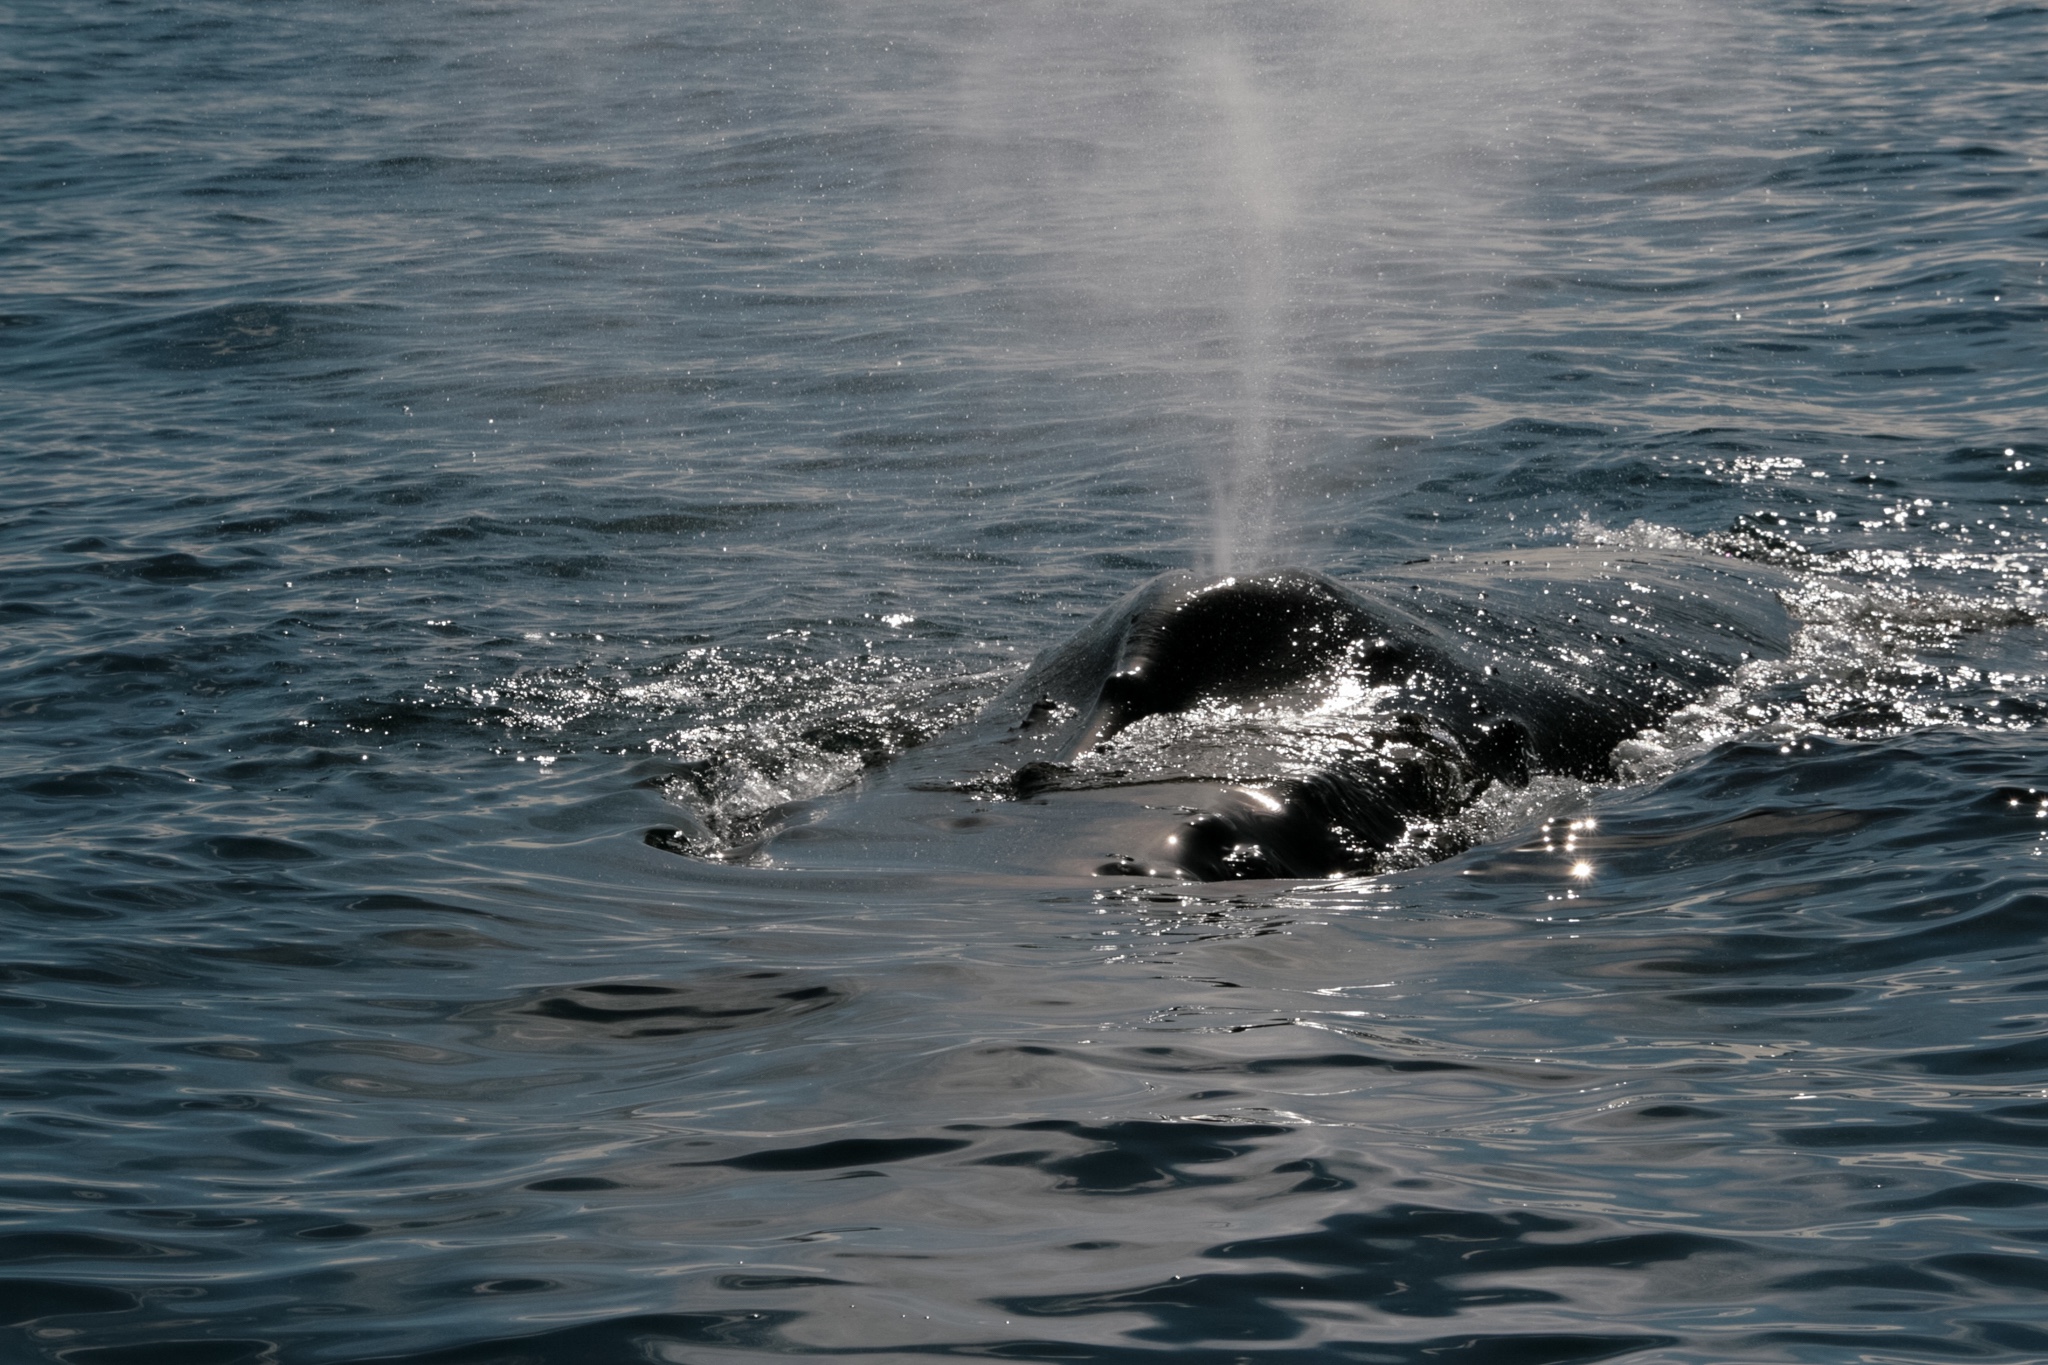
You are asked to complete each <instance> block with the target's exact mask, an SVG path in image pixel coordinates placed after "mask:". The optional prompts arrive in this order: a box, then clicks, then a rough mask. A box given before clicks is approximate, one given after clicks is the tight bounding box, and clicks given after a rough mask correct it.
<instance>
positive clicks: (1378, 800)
mask: <svg viewBox="0 0 2048 1365" xmlns="http://www.w3.org/2000/svg"><path fill="white" fill-rule="evenodd" d="M1786 586H1788V584H1787V581H1786V580H1785V579H1784V578H1783V576H1782V575H1780V574H1778V573H1777V572H1776V571H1774V570H1772V569H1769V568H1766V567H1764V566H1760V565H1757V564H1754V563H1749V562H1746V561H1740V560H1734V559H1729V558H1724V557H1714V556H1707V555H1700V554H1690V553H1682V552H1675V551H1662V550H1639V549H1631V550H1625V551H1623V550H1614V549H1591V550H1544V551H1528V552H1521V553H1517V554H1514V555H1511V556H1505V557H1499V558H1474V559H1470V560H1466V559H1463V558H1459V559H1454V560H1449V561H1444V560H1431V561H1428V562H1426V563H1418V564H1413V565H1407V566H1403V567H1402V568H1401V569H1399V570H1395V571H1392V572H1390V573H1382V574H1378V575H1373V576H1370V577H1367V578H1363V579H1360V580H1358V581H1355V582H1352V583H1348V584H1347V583H1339V582H1337V581H1336V580H1334V579H1331V578H1329V577H1327V576H1325V575H1323V574H1320V573H1315V572H1311V571H1308V570H1303V569H1278V570H1270V571H1266V572H1261V573H1255V574H1243V575H1233V576H1227V577H1222V578H1204V577H1201V576H1199V575H1196V574H1192V573H1188V572H1175V573H1168V574H1163V575H1161V576H1160V577H1158V578H1155V579H1153V580H1152V581H1150V582H1148V583H1146V584H1144V585H1143V586H1141V587H1139V588H1138V589H1136V590H1135V591H1133V592H1132V593H1131V594H1129V595H1128V596H1127V597H1125V598H1124V599H1123V600H1122V601H1121V602H1119V603H1117V604H1116V605H1114V606H1112V607H1110V608H1108V609H1107V610H1105V611H1104V612H1102V613H1101V615H1099V616H1098V617H1097V618H1096V619H1095V620H1094V621H1093V622H1091V623H1090V624H1089V625H1087V626H1086V627H1084V628H1083V629H1082V630H1081V631H1080V632H1079V633H1078V634H1076V635H1075V636H1074V637H1072V638H1071V639H1069V640H1067V641H1066V642H1064V643H1062V644H1060V645H1057V646H1055V647H1053V648H1052V649H1050V650H1048V651H1046V652H1045V653H1044V654H1042V655H1041V656H1040V657H1039V658H1038V659H1037V661H1036V662H1035V663H1034V664H1033V665H1032V666H1031V668H1030V669H1029V670H1028V671H1027V672H1026V673H1024V674H1023V676H1022V677H1020V678H1019V679H1017V680H1016V681H1015V682H1014V683H1013V684H1012V685H1010V686H1009V687H1008V688H1006V689H1005V690H1004V691H1003V692H1002V693H1001V694H1000V695H998V696H997V697H996V698H995V699H994V700H993V701H991V702H990V703H989V704H988V705H987V706H986V707H984V708H983V710H982V711H981V713H980V714H979V715H978V716H977V717H976V718H975V719H974V720H973V721H972V722H971V723H969V724H968V725H966V726H964V727H962V728H960V729H958V730H956V731H954V732H951V733H948V734H945V735H941V736H939V737H938V738H936V739H934V740H933V741H932V742H930V743H928V744H926V745H923V746H921V747H919V748H917V749H914V750H912V751H911V752H910V753H908V754H906V755H904V756H903V757H902V758H901V759H899V760H897V761H896V762H895V763H893V764H891V765H889V766H888V767H886V768H884V769H882V770H881V771H879V772H878V773H876V774H873V775H871V776H869V777H868V778H867V779H865V780H864V781H863V782H861V783H860V784H858V786H857V787H856V789H855V790H853V791H850V792H843V793H839V794H836V795H834V796H830V797H826V798H822V799H820V800H817V801H813V802H808V803H798V804H796V805H792V806H790V807H787V808H784V809H782V810H779V811H777V812H775V813H774V818H773V819H772V820H771V821H769V822H768V825H769V830H768V832H767V833H766V834H765V835H763V836H761V837H759V838H757V839H755V840H754V841H752V842H751V843H750V844H749V845H747V846H746V847H743V848H740V849H735V850H731V851H730V852H727V853H725V856H727V857H732V858H736V859H739V860H745V861H756V862H765V863H770V864H776V865H786V866H792V867H824V866H846V865H848V864H857V865H859V866H861V867H863V868H866V869H869V870H876V869H888V868H898V869H902V870H905V871H908V870H912V869H918V870H936V869H942V868H960V869H971V870H973V871H975V872H977V873H979V874H984V875H985V874H990V873H1002V874H1009V875H1047V874H1050V875H1063V876H1111V877H1138V878H1168V879H1174V880H1183V881H1219V880H1236V879H1276V878H1277V879H1308V878H1321V877H1332V876H1345V875H1355V874H1363V873H1370V872H1373V871H1378V870H1383V869H1385V868H1387V867H1392V866H1402V865H1410V864H1413V863H1416V862H1422V861H1429V860H1432V859H1434V858H1439V857H1443V856H1447V855H1449V854H1451V853H1454V852H1457V851H1458V850H1459V849H1460V848H1461V847H1463V846H1464V844H1465V842H1467V839H1466V838H1465V837H1464V835H1462V834H1461V832H1460V831H1459V829H1458V828H1457V827H1456V826H1455V824H1454V821H1455V819H1456V817H1458V816H1459V815H1460V814H1461V813H1463V812H1466V811H1467V810H1469V809H1470V808H1471V807H1473V806H1474V804H1475V803H1477V802H1479V801H1480V800H1481V799H1482V798H1483V797H1485V796H1486V794H1487V793H1488V792H1489V791H1492V790H1495V789H1496V788H1500V787H1509V788H1513V787H1521V786H1524V785H1526V784H1528V783H1529V782H1530V781H1531V780H1532V779H1535V778H1538V777H1546V776H1548V777H1563V778H1572V779H1577V780H1579V781H1585V782H1598V781H1604V780H1611V779H1612V778H1614V777H1615V776H1616V768H1615V762H1616V754H1617V750H1618V749H1620V748H1621V747H1622V746H1623V745H1625V744H1626V743H1627V742H1629V741H1630V740H1632V739H1635V738H1637V737H1639V736H1642V735H1644V734H1645V732H1648V731H1651V730H1652V729H1653V728H1654V727H1656V726H1658V725H1660V724H1661V723H1663V722H1665V721H1666V720H1667V719H1668V718H1669V717H1671V716H1672V715H1673V714H1674V713H1676V712H1678V711H1680V710H1682V709H1684V708H1685V707H1687V706H1690V705H1693V704H1695V703H1697V702H1700V701H1701V700H1703V699H1705V698H1707V697H1708V696H1709V695H1710V694H1712V693H1714V692H1716V691H1717V690H1718V689H1721V688H1724V687H1726V686H1728V685H1729V684H1730V683H1731V682H1733V681H1734V679H1735V677H1736V673H1737V671H1738V670H1739V669H1740V668H1741V666H1742V665H1743V664H1744V663H1745V662H1747V661H1749V660H1751V659H1755V658H1775V657H1782V656H1783V655H1784V654H1786V653H1787V652H1788V650H1789V649H1790V646H1791V637H1792V632H1793V623H1792V621H1791V618H1790V617H1789V615H1788V613H1787V612H1786V609H1785V607H1784V605H1783V603H1782V601H1781V600H1780V593H1781V592H1782V590H1783V589H1784V588H1785V587H1786ZM649 837H650V841H651V842H655V843H657V844H661V845H663V846H668V847H681V848H685V849H688V850H689V851H697V850H698V849H700V848H701V847H702V846H701V844H696V845H694V846H693V844H692V842H691V841H689V840H687V839H686V838H684V837H680V836H678V835H676V834H673V833H670V832H667V831H657V832H655V833H653V834H650V836H649Z"/></svg>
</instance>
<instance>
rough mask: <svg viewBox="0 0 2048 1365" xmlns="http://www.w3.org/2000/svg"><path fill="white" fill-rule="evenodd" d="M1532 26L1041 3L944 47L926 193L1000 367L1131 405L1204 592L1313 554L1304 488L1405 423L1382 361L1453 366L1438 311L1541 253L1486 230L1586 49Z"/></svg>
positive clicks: (1557, 109)
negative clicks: (1197, 498) (1181, 506)
mask: <svg viewBox="0 0 2048 1365" xmlns="http://www.w3.org/2000/svg"><path fill="white" fill-rule="evenodd" d="M1600 8H1601V9H1602V12H1603V14H1605V15H1606V16H1607V17H1606V18H1602V19H1601V22H1603V23H1605V22H1608V20H1609V19H1613V18H1614V14H1613V13H1609V11H1611V10H1613V7H1612V6H1607V5H1602V6H1600ZM1594 18H1600V16H1594ZM1545 22H1546V21H1544V20H1543V19H1542V17H1541V16H1536V15H1531V14H1530V13H1529V11H1528V9H1527V8H1526V7H1518V6H1514V5H1511V4H1509V3H1508V0H1443V2H1442V3H1440V4H1434V5H1430V6H1421V5H1415V4H1412V3H1409V2H1408V0H1348V2H1339V0H1324V2H1322V3H1297V2H1294V0H1269V3H1263V4H1259V5H1249V4H1234V3H1221V2H1212V3H1203V2H1202V0H1188V2H1187V3H1166V0H1151V2H1150V3H1148V2H1146V0H1137V2H1136V3H1125V4H1115V3H1111V4H1107V5H1081V4H1078V3H1073V2H1072V0H1038V2H1037V3H1021V4H1018V5H1015V6H1006V7H1003V8H1002V9H1000V10H998V11H995V12H993V14H992V15H991V16H989V17H985V18H984V19H980V20H976V21H974V22H973V23H971V24H969V23H963V24H962V25H960V26H958V27H956V28H955V29H954V30H952V33H953V34H954V35H955V37H954V41H956V42H957V43H958V44H959V46H958V48H957V50H956V53H957V60H958V79H957V83H956V87H955V89H954V90H953V91H952V92H950V100H951V103H950V105H949V106H947V108H946V112H945V115H944V118H945V125H946V126H945V131H944V135H943V137H942V138H941V139H940V141H941V142H942V143H943V145H944V146H946V147H947V148H949V149H950V150H949V151H948V152H947V153H946V154H945V155H944V156H943V157H942V158H941V160H942V161H943V162H944V163H945V164H944V165H943V166H942V167H941V170H940V174H939V175H938V176H937V178H936V192H938V193H941V194H945V195H948V196H950V197H951V200H952V203H953V205H954V206H955V210H956V212H957V215H958V219H959V222H960V224H961V228H960V237H959V239H958V240H957V241H956V242H954V243H951V244H950V247H951V249H952V250H954V251H956V252H957V253H958V255H959V256H960V257H961V258H963V259H966V260H970V261H972V262H973V266H972V269H973V270H975V271H976V272H978V273H979V274H981V275H982V277H983V278H984V279H986V280H989V281H991V284H990V288H991V291H992V293H993V294H994V295H995V296H996V297H998V298H999V299H1000V303H999V304H998V305H992V306H991V307H990V308H989V310H988V311H989V316H990V317H991V319H993V323H992V331H994V330H996V329H999V333H1000V341H999V343H998V342H997V341H996V340H995V339H994V338H993V337H992V338H991V340H990V342H989V343H988V344H991V345H994V344H1000V345H1001V347H1002V348H1003V352H1004V359H1005V363H1009V364H1018V363H1024V364H1036V365H1039V366H1042V368H1043V370H1044V372H1046V373H1049V374H1053V375H1056V376H1066V377H1067V379H1066V380H1065V382H1067V383H1068V385H1069V387H1070V388H1071V389H1072V391H1074V392H1075V393H1077V394H1080V395H1084V396H1085V397H1086V398H1088V399H1090V400H1092V401H1097V402H1114V403H1117V404H1120V405H1121V407H1120V409H1119V410H1118V413H1117V417H1118V423H1119V424H1117V425H1116V426H1115V429H1116V430H1118V431H1119V432H1128V433H1130V436H1129V439H1130V441H1131V446H1130V447H1129V449H1128V450H1126V451H1123V452H1119V453H1118V454H1119V458H1120V459H1121V460H1123V461H1124V462H1125V467H1126V468H1131V467H1137V466H1145V465H1149V466H1150V467H1152V468H1154V469H1156V470H1158V471H1160V478H1161V483H1162V488H1163V490H1167V491H1165V492H1163V494H1162V496H1168V495H1173V494H1172V490H1184V489H1186V488H1188V487H1189V486H1190V484H1192V485H1193V486H1195V487H1199V488H1203V489H1205V490H1206V502H1207V507H1206V512H1205V514H1204V513H1196V512H1195V509H1193V508H1189V509H1188V511H1189V513H1194V515H1191V516H1187V517H1186V524H1187V525H1188V527H1189V528H1190V529H1193V528H1194V526H1195V525H1196V524H1197V520H1198V519H1200V520H1203V521H1205V522H1206V536H1205V537H1204V544H1203V545H1202V547H1201V549H1200V550H1199V551H1197V555H1196V557H1197V558H1198V559H1199V560H1201V561H1203V562H1204V563H1205V564H1206V566H1207V567H1209V568H1211V569H1213V570H1215V571H1217V572H1236V571H1242V570H1246V569H1251V568H1256V567H1258V566H1260V565H1262V564H1268V563H1271V562H1274V561H1276V560H1279V559H1283V558H1284V559H1293V558H1297V557H1306V556H1303V555H1302V551H1303V550H1304V549H1306V548H1307V544H1306V535H1305V534H1304V530H1303V527H1304V521H1305V520H1306V518H1304V517H1303V516H1301V515H1299V514H1298V510H1297V509H1299V508H1300V507H1301V506H1302V505H1303V502H1304V500H1303V499H1302V498H1301V496H1300V493H1301V491H1302V490H1301V489H1300V488H1299V487H1298V484H1299V482H1300V477H1301V475H1302V471H1303V470H1305V469H1307V468H1308V467H1309V466H1311V465H1313V466H1314V467H1315V469H1316V470H1317V471H1318V473H1317V477H1326V476H1327V475H1328V472H1329V471H1330V470H1331V469H1332V468H1338V467H1342V468H1343V471H1344V477H1346V478H1348V479H1350V480H1352V481H1353V482H1354V483H1355V482H1356V481H1357V480H1359V479H1369V478H1371V477H1373V476H1374V475H1373V472H1372V471H1370V470H1365V469H1362V468H1361V466H1363V465H1366V464H1369V463H1371V462H1373V461H1375V460H1377V459H1378V458H1380V457H1378V456H1377V455H1375V454H1374V453H1373V452H1374V451H1375V449H1376V446H1375V444H1374V441H1375V438H1376V437H1377V436H1379V435H1380V434H1381V430H1382V429H1383V427H1382V425H1381V424H1384V423H1387V422H1391V421H1407V420H1411V419H1410V417H1409V414H1410V413H1412V412H1413V411H1414V404H1413V394H1412V389H1411V392H1410V393H1409V394H1408V395H1404V396H1403V400H1402V401H1406V402H1407V403H1408V404H1409V408H1408V412H1407V413H1403V412H1401V411H1399V408H1398V404H1397V403H1395V402H1394V401H1393V400H1392V399H1390V398H1389V395H1388V394H1387V393H1386V392H1385V391H1384V389H1383V388H1382V387H1381V386H1380V385H1379V384H1378V383H1377V380H1378V377H1379V376H1380V375H1382V374H1384V373H1385V372H1386V367H1387V365H1388V360H1387V351H1388V349H1389V346H1388V341H1387V339H1389V338H1398V339H1399V341H1400V343H1401V344H1403V345H1406V344H1409V343H1411V342H1414V341H1420V342H1422V343H1425V344H1427V345H1430V346H1435V347H1438V348H1441V349H1442V350H1444V351H1448V350H1451V349H1452V348H1455V347H1456V346H1457V344H1458V339H1457V338H1455V337H1445V336H1443V335H1442V334H1441V327H1440V325H1439V324H1438V323H1437V322H1436V321H1435V318H1436V317H1437V316H1438V314H1437V312H1436V309H1437V304H1438V301H1439V300H1441V299H1446V298H1463V299H1470V298H1473V297H1476V296H1480V295H1482V294H1483V293H1484V291H1485V289H1486V288H1487V287H1488V286H1487V285H1486V284H1485V282H1484V277H1490V278H1491V279H1493V280H1495V281H1497V280H1498V279H1499V278H1500V271H1501V270H1502V269H1503V268H1512V267H1511V264H1510V263H1511V262H1512V260H1513V258H1514V257H1515V255H1516V253H1517V252H1518V251H1523V250H1526V249H1528V248H1527V243H1525V242H1520V241H1517V240H1514V239H1513V238H1512V236H1511V235H1510V234H1509V233H1508V232H1506V231H1503V230H1502V229H1501V228H1500V226H1499V224H1500V221H1501V219H1500V215H1499V213H1498V208H1499V205H1500V203H1501V202H1502V195H1503V194H1505V193H1522V192H1525V191H1526V186H1524V185H1522V184H1521V183H1520V182H1519V180H1518V178H1517V177H1518V175H1519V171H1518V169H1517V168H1518V165H1519V163H1520V152H1519V148H1520V146H1521V145H1522V142H1521V141H1519V140H1523V139H1527V138H1529V137H1531V136H1533V135H1537V134H1534V133H1532V119H1534V120H1536V121H1537V122H1541V120H1542V119H1545V118H1547V119H1549V126H1550V127H1553V128H1559V127H1567V126H1569V120H1570V110H1569V100H1570V91H1571V81H1570V70H1569V62H1568V60H1567V58H1566V57H1561V56H1560V55H1559V52H1560V50H1561V48H1562V46H1563V45H1565V44H1568V43H1569V42H1570V41H1572V40H1571V39H1564V40H1557V39H1555V38H1553V36H1552V35H1551V33H1550V31H1549V30H1550V29H1554V28H1556V27H1557V25H1556V24H1554V23H1552V24H1549V27H1548V28H1545V29H1543V30H1542V31H1539V27H1540V26H1541V25H1543V24H1544V23H1545ZM1587 22H1588V23H1592V22H1593V19H1588V20H1587ZM1617 22H1618V21H1617ZM1541 135H1544V136H1547V135H1548V134H1547V133H1546V134H1541ZM1509 182H1515V183H1514V184H1513V185H1512V188H1511V189H1510V190H1503V189H1502V188H1501V186H1503V185H1508V184H1509ZM1490 234H1491V235H1490ZM1450 311H1453V310H1446V312H1447V313H1448V312H1450ZM1465 316H1468V317H1469V316H1470V313H1469V311H1467V312H1466V314H1465ZM1432 329H1435V330H1434V331H1433V330H1432ZM1020 357H1022V359H1021V360H1020ZM1439 368H1441V369H1448V368H1450V367H1449V366H1443V367H1439ZM1414 372H1415V367H1414V366H1412V365H1411V366H1410V367H1409V369H1408V371H1407V373H1409V374H1413V373H1414ZM1079 402H1080V400H1078V399H1077V404H1078V403H1079ZM1035 416H1037V414H1034V417H1035ZM1410 429H1412V428H1410ZM1197 470H1199V477H1198V478H1189V477H1186V476H1189V475H1194V474H1196V472H1197ZM1309 506H1310V508H1311V510H1310V512H1309V514H1308V516H1309V517H1310V518H1312V516H1313V505H1312V501H1311V502H1310V503H1309Z"/></svg>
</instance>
